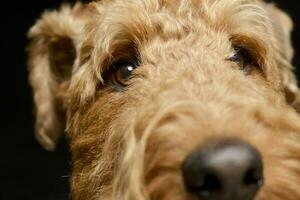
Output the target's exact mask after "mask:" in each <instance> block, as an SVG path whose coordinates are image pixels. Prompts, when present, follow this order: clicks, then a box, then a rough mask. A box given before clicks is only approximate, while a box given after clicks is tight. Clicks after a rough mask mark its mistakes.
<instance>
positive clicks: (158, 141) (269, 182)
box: [29, 0, 300, 200]
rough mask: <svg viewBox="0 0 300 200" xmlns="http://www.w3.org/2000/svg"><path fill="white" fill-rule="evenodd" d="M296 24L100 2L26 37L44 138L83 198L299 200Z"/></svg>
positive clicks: (236, 4) (176, 5)
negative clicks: (63, 140) (64, 157)
mask: <svg viewBox="0 0 300 200" xmlns="http://www.w3.org/2000/svg"><path fill="white" fill-rule="evenodd" d="M292 26H293V25H292V22H291V20H290V18H289V17H288V16H287V15H286V14H285V13H284V12H282V11H281V10H279V9H278V8H277V7H276V6H274V5H272V4H270V3H266V2H264V1H259V0H102V1H94V2H91V3H88V4H86V5H83V4H80V3H77V4H75V5H74V6H67V5H64V6H62V8H61V9H60V10H59V11H48V12H46V13H44V14H43V15H42V17H41V18H40V19H39V20H38V21H37V22H36V24H35V25H34V26H33V27H32V28H31V30H30V32H29V37H30V38H31V45H30V47H29V72H30V83H31V85H32V88H33V94H34V100H35V106H36V116H37V122H36V130H37V138H38V140H39V141H40V142H41V143H42V145H43V146H44V147H45V148H47V149H49V150H53V149H54V148H55V143H56V142H57V140H58V139H59V137H60V136H61V134H62V133H63V132H64V130H66V132H67V135H68V138H69V140H70V143H71V144H70V148H71V152H72V156H73V172H72V178H71V193H72V194H71V196H72V198H73V199H74V200H101V199H103V200H112V199H115V200H146V199H148V200H150V199H151V200H196V199H199V200H254V199H255V200H299V199H300V118H299V115H298V113H297V110H299V108H300V106H299V105H300V104H299V102H300V101H299V97H300V96H299V89H298V87H297V83H296V78H295V76H294V74H293V70H292V69H293V67H292V65H291V59H292V57H293V50H292V47H291V42H290V31H291V29H292Z"/></svg>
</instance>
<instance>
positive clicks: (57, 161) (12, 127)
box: [0, 0, 300, 200]
mask: <svg viewBox="0 0 300 200" xmlns="http://www.w3.org/2000/svg"><path fill="white" fill-rule="evenodd" d="M5 2H6V3H2V6H1V12H0V13H1V14H0V15H1V18H0V23H1V29H0V33H1V37H0V38H1V42H0V46H1V60H0V67H1V71H0V72H1V79H0V80H1V82H2V83H1V86H2V90H1V98H0V99H1V104H0V105H1V107H2V109H1V113H0V114H1V115H0V116H1V118H0V119H1V126H0V200H60V199H61V200H66V199H68V197H69V195H68V193H69V188H68V177H69V174H70V154H69V151H68V148H67V145H68V144H67V141H66V140H63V141H61V142H60V144H59V145H58V148H57V150H56V151H55V152H47V151H45V150H43V149H42V148H41V147H40V145H39V144H38V143H37V142H36V140H35V139H34V129H33V127H34V117H33V115H32V99H31V90H30V88H29V85H28V81H27V69H26V52H25V47H26V46H27V44H28V41H27V39H26V32H27V30H28V29H29V27H30V26H31V25H33V24H34V22H35V20H36V19H37V18H38V16H39V15H40V14H41V13H42V12H43V11H44V10H45V9H52V8H57V7H58V6H59V5H60V4H61V3H62V2H63V1H61V0H20V1H13V0H10V1H5ZM69 2H74V1H69ZM277 2H278V4H279V5H280V7H281V8H283V9H284V10H285V11H287V12H288V13H289V14H290V15H291V16H292V18H293V19H294V21H295V31H294V33H293V40H294V47H295V49H296V57H295V61H294V64H295V65H296V66H299V65H300V57H299V56H300V54H299V53H297V52H300V2H299V3H298V2H297V1H296V0H281V1H280V0H278V1H277ZM298 72H300V70H299V71H298ZM298 74H300V73H298ZM3 91H4V92H3Z"/></svg>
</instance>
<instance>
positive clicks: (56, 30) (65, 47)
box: [28, 3, 83, 150]
mask: <svg viewBox="0 0 300 200" xmlns="http://www.w3.org/2000/svg"><path fill="white" fill-rule="evenodd" d="M82 10H83V6H82V5H81V4H78V3H77V4H76V5H74V6H73V7H70V6H68V5H64V6H62V8H61V9H60V10H59V11H50V12H49V11H47V12H45V13H44V14H43V15H42V16H41V18H40V19H39V20H38V21H37V22H36V24H35V25H34V26H33V27H32V28H31V29H30V31H29V34H28V36H29V38H30V40H31V43H30V46H29V48H28V50H29V59H28V65H29V81H30V84H31V87H32V90H33V96H34V103H35V113H36V124H35V127H36V138H37V139H38V141H39V142H40V143H41V144H42V146H43V147H44V148H45V149H47V150H54V149H55V145H56V143H57V141H58V139H59V138H60V137H61V135H62V133H63V132H64V129H65V115H66V107H67V105H68V92H67V90H68V86H69V82H70V79H71V76H72V70H73V64H74V61H75V58H76V54H77V51H76V46H77V44H78V43H79V41H78V40H79V38H80V37H79V35H80V31H81V29H82V26H83V25H82V17H81V16H80V15H81V12H82Z"/></svg>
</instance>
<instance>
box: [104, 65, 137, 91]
mask: <svg viewBox="0 0 300 200" xmlns="http://www.w3.org/2000/svg"><path fill="white" fill-rule="evenodd" d="M136 68H137V64H136V63H134V62H130V61H119V62H117V63H115V64H113V65H112V66H111V72H110V73H109V77H108V82H109V83H110V84H111V85H112V86H115V87H122V88H123V87H126V86H128V81H129V80H130V78H131V77H132V73H133V71H134V70H135V69H136Z"/></svg>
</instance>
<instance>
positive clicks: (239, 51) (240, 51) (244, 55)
mask: <svg viewBox="0 0 300 200" xmlns="http://www.w3.org/2000/svg"><path fill="white" fill-rule="evenodd" d="M228 60H229V61H232V62H235V63H237V64H238V66H239V68H240V70H242V71H244V72H245V73H246V74H249V73H250V72H251V70H252V68H253V67H254V66H256V65H257V64H256V63H255V61H254V59H253V56H252V55H251V53H250V52H249V51H248V50H247V49H245V48H242V47H234V53H233V54H232V55H231V56H230V57H229V58H228Z"/></svg>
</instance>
